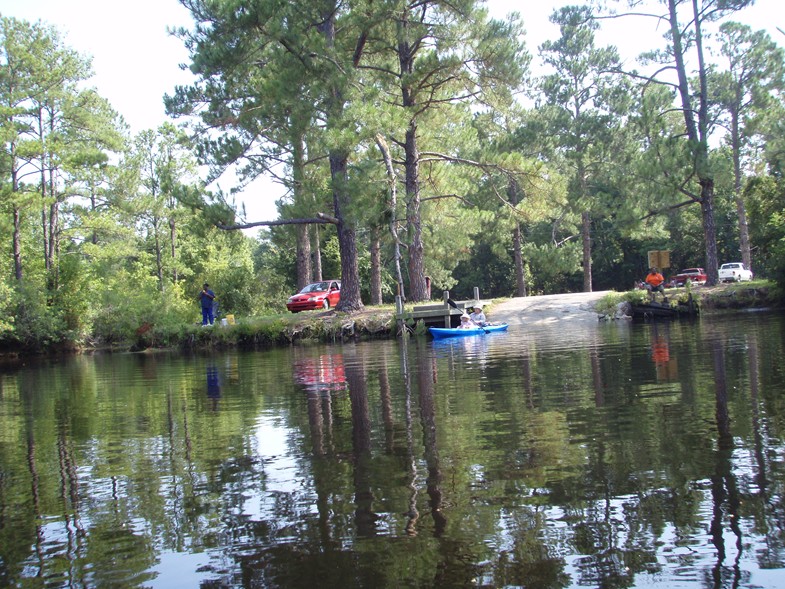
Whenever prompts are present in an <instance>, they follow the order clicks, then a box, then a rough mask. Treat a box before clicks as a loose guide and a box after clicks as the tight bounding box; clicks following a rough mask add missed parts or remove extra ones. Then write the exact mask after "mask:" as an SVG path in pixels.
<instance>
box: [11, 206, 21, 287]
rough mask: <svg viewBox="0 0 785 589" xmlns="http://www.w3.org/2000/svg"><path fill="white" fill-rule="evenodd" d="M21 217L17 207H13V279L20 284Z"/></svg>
mask: <svg viewBox="0 0 785 589" xmlns="http://www.w3.org/2000/svg"><path fill="white" fill-rule="evenodd" d="M21 234H22V217H21V215H20V212H19V207H18V206H16V205H14V236H13V242H14V278H16V281H17V282H22V240H21Z"/></svg>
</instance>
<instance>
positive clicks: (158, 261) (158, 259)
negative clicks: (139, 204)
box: [153, 217, 164, 292]
mask: <svg viewBox="0 0 785 589" xmlns="http://www.w3.org/2000/svg"><path fill="white" fill-rule="evenodd" d="M160 224H161V222H160V219H159V218H158V217H155V218H154V219H153V239H154V241H155V267H156V272H157V275H158V290H160V291H161V292H163V290H164V264H163V256H162V255H161V236H160V235H159V228H160Z"/></svg>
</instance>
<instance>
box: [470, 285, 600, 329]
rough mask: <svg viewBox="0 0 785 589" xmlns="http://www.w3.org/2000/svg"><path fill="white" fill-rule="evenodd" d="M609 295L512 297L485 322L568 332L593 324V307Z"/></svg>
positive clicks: (597, 293) (496, 305)
mask: <svg viewBox="0 0 785 589" xmlns="http://www.w3.org/2000/svg"><path fill="white" fill-rule="evenodd" d="M610 292H611V291H607V290H603V291H599V292H578V293H566V294H555V295H539V296H532V297H515V298H512V299H509V300H506V301H503V302H501V303H495V304H494V305H493V307H491V308H490V309H489V310H488V312H487V313H486V314H487V315H488V320H489V321H502V322H505V323H509V324H510V326H513V325H524V324H525V325H530V326H531V325H538V326H543V327H545V326H552V327H559V328H569V327H570V326H571V325H574V326H579V325H580V326H585V325H586V324H588V323H597V322H598V321H599V316H598V315H597V312H596V311H594V304H595V303H596V302H597V301H599V300H600V299H601V298H602V297H604V296H605V295H607V294H608V293H610Z"/></svg>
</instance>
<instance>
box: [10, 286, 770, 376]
mask: <svg viewBox="0 0 785 589" xmlns="http://www.w3.org/2000/svg"><path fill="white" fill-rule="evenodd" d="M691 292H692V294H693V296H694V297H695V298H697V299H698V301H699V305H700V309H701V314H704V313H706V314H715V313H723V312H750V311H756V312H761V311H763V310H770V311H777V310H781V309H782V308H783V304H782V300H780V299H779V298H777V297H778V296H779V290H778V289H777V288H776V287H774V286H773V285H772V284H771V283H768V282H763V281H758V282H757V283H754V282H753V283H743V284H730V285H718V286H713V287H700V286H697V287H693V288H692V289H691ZM684 293H685V289H684V288H679V289H669V292H668V298H669V299H671V300H674V301H675V300H677V298H678V297H679V296H680V295H682V294H684ZM643 296H645V292H644V291H628V292H617V291H595V292H589V293H562V294H555V295H535V296H529V297H513V298H508V299H495V300H493V301H491V302H490V304H489V305H488V306H487V307H486V309H487V312H488V319H489V320H491V321H500V322H505V323H508V324H510V325H522V326H523V325H530V326H533V327H538V328H545V329H548V328H556V329H559V330H564V329H570V328H571V327H574V328H576V329H577V328H580V329H584V328H586V327H587V326H588V325H590V324H596V323H598V322H599V321H601V320H602V319H604V318H610V316H611V313H612V311H611V309H612V308H613V307H615V305H616V304H617V303H618V302H623V301H625V300H630V299H634V298H636V297H637V298H641V297H643ZM408 327H409V329H408V331H410V332H412V333H414V334H415V335H418V334H424V333H425V332H426V329H425V327H424V325H422V324H421V323H420V324H411V325H409V326H408ZM397 337H400V333H399V326H398V321H397V320H396V317H395V309H394V306H392V305H384V306H382V307H365V308H364V309H362V310H360V311H356V312H353V313H339V312H336V311H335V310H333V309H331V310H329V311H306V312H302V313H298V314H293V315H279V316H271V317H254V318H245V319H243V318H240V319H239V320H238V321H237V323H236V324H235V325H228V326H222V325H220V324H216V325H215V326H214V327H213V328H211V329H203V328H202V327H201V325H193V326H192V325H189V326H183V327H181V328H180V329H178V330H177V331H176V332H165V331H163V330H160V329H156V328H155V326H152V328H151V329H149V330H146V331H144V332H143V333H141V334H137V338H136V340H134V341H130V340H129V341H118V342H110V343H105V344H103V345H102V343H101V342H92V345H82V346H79V345H76V344H73V343H65V344H60V345H59V346H53V347H51V348H49V349H46V350H42V351H34V350H30V351H28V350H19V349H14V350H13V351H11V350H3V351H2V352H0V359H2V360H3V361H13V360H14V359H21V360H23V359H24V358H27V357H32V356H46V355H57V354H68V355H72V354H102V353H108V354H112V353H115V354H116V353H155V352H158V351H161V352H164V351H178V352H195V351H205V350H221V349H230V348H240V349H266V348H271V347H277V346H291V345H296V344H299V343H308V342H321V343H343V342H349V341H361V340H373V339H391V338H397Z"/></svg>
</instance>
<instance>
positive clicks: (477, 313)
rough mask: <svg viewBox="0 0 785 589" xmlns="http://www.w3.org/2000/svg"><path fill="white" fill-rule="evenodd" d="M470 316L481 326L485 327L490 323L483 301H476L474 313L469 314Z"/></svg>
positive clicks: (473, 308) (473, 307)
mask: <svg viewBox="0 0 785 589" xmlns="http://www.w3.org/2000/svg"><path fill="white" fill-rule="evenodd" d="M469 318H470V319H471V320H472V322H473V323H474V324H475V325H477V326H479V327H484V326H485V325H487V324H488V320H487V319H486V318H485V313H483V312H482V303H475V304H474V305H473V306H472V313H471V315H469Z"/></svg>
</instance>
